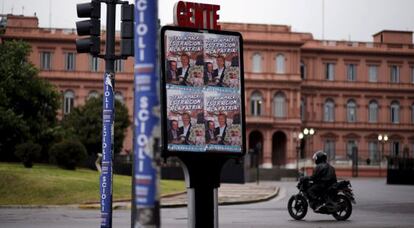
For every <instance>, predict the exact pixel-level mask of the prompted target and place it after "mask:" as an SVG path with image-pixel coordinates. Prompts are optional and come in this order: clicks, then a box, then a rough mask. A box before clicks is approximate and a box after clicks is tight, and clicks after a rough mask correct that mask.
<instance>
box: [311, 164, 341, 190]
mask: <svg viewBox="0 0 414 228" xmlns="http://www.w3.org/2000/svg"><path fill="white" fill-rule="evenodd" d="M310 179H311V180H312V181H313V182H314V184H321V185H325V186H329V185H331V184H333V183H336V173H335V168H334V167H332V166H331V165H330V164H329V163H325V162H322V163H320V164H318V165H317V166H316V167H315V169H314V170H313V174H312V176H311V177H310Z"/></svg>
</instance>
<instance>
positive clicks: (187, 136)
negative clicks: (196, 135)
mask: <svg viewBox="0 0 414 228" xmlns="http://www.w3.org/2000/svg"><path fill="white" fill-rule="evenodd" d="M178 131H179V132H180V135H182V134H184V126H182V127H180V128H179V129H178ZM190 132H191V123H190V127H189V128H188V131H187V134H186V135H185V141H184V143H183V144H188V138H189V137H190Z"/></svg>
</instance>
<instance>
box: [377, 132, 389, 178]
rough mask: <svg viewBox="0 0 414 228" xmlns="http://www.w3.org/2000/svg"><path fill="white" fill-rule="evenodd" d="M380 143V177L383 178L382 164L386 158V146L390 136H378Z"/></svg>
mask: <svg viewBox="0 0 414 228" xmlns="http://www.w3.org/2000/svg"><path fill="white" fill-rule="evenodd" d="M378 141H379V142H380V143H381V154H380V155H379V176H380V177H381V162H382V157H383V156H384V144H385V143H386V142H387V141H388V135H386V134H384V135H381V134H379V135H378Z"/></svg>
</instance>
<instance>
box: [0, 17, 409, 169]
mask: <svg viewBox="0 0 414 228" xmlns="http://www.w3.org/2000/svg"><path fill="white" fill-rule="evenodd" d="M1 25H3V29H5V32H4V33H3V34H1V35H0V38H1V40H9V39H23V40H26V41H27V42H29V43H30V44H31V45H32V49H33V52H32V54H31V56H30V59H31V61H32V62H33V63H34V64H35V65H36V66H38V67H39V69H41V71H40V76H41V77H43V78H46V79H48V80H50V81H51V82H52V83H53V84H54V85H55V86H56V87H57V89H58V90H59V91H61V93H62V99H63V102H62V104H63V106H62V110H61V114H62V115H64V114H67V113H69V112H70V111H71V109H72V108H73V107H74V106H78V105H82V104H84V102H85V100H86V99H87V98H88V97H90V96H96V95H97V94H100V93H102V82H101V80H102V75H103V71H104V63H103V61H102V60H98V59H95V58H92V57H91V56H89V55H87V54H77V53H76V48H75V44H74V41H75V39H76V37H77V36H76V31H75V30H74V29H46V28H39V27H38V20H37V18H36V17H23V16H15V15H7V16H3V17H2V21H1ZM222 29H223V30H233V31H239V32H241V33H242V34H243V38H244V62H245V92H246V101H245V102H246V120H247V139H248V142H247V144H248V145H247V146H248V148H260V147H261V148H262V149H261V150H260V157H261V158H260V162H261V166H262V167H263V168H272V167H281V168H288V169H289V168H296V166H297V161H298V164H299V166H300V167H311V166H312V163H311V161H310V157H311V155H312V154H313V151H315V150H318V149H323V150H324V151H325V152H327V153H328V155H329V159H330V161H331V163H333V164H334V165H335V166H336V167H337V169H338V172H339V173H340V175H349V174H350V167H351V159H350V155H351V154H352V150H353V148H357V149H358V157H359V164H360V175H365V176H378V175H379V168H380V167H382V169H385V165H386V163H385V160H383V159H380V158H381V157H383V156H382V155H398V156H410V157H413V156H414V45H413V39H412V32H406V31H389V30H384V31H381V32H379V33H377V34H374V36H373V42H356V41H328V40H315V39H314V38H313V36H312V34H310V33H298V32H292V31H291V28H290V27H289V26H283V25H263V24H235V23H223V24H222ZM101 37H103V38H104V37H105V36H104V35H102V36H101ZM104 42H105V41H104V40H103V43H102V50H103V48H104ZM117 50H119V46H118V47H117ZM116 69H117V74H116V91H117V99H119V100H121V101H123V102H124V103H125V104H126V105H127V107H128V109H129V115H130V117H131V119H132V110H133V59H132V58H129V59H128V60H126V61H118V62H117V63H116ZM305 128H307V129H311V128H312V129H313V131H314V134H313V135H310V134H308V135H305V137H304V139H302V140H300V139H299V133H300V132H303V130H304V129H305ZM379 134H381V135H387V137H388V141H387V142H384V143H383V141H381V142H379V141H378V135H379ZM258 143H260V144H259V145H261V146H258ZM123 150H124V151H126V152H129V151H131V150H132V131H131V128H130V129H128V132H127V138H126V139H125V141H124V149H123ZM382 151H383V153H382ZM298 158H299V159H298ZM380 161H382V162H380ZM384 174H385V172H382V175H384Z"/></svg>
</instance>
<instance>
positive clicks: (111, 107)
mask: <svg viewBox="0 0 414 228" xmlns="http://www.w3.org/2000/svg"><path fill="white" fill-rule="evenodd" d="M115 2H116V1H115V0H112V1H107V2H106V4H107V16H106V51H105V56H104V58H105V74H104V80H103V81H104V85H103V86H104V99H103V112H102V120H103V126H102V150H103V156H102V173H101V180H100V183H101V185H100V186H101V228H111V227H112V161H113V154H114V145H113V144H114V119H115V101H114V86H115V73H114V62H115V10H116V3H115ZM105 193H106V194H105Z"/></svg>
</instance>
